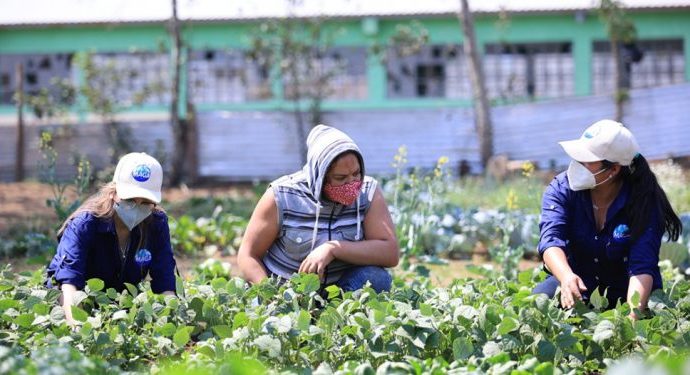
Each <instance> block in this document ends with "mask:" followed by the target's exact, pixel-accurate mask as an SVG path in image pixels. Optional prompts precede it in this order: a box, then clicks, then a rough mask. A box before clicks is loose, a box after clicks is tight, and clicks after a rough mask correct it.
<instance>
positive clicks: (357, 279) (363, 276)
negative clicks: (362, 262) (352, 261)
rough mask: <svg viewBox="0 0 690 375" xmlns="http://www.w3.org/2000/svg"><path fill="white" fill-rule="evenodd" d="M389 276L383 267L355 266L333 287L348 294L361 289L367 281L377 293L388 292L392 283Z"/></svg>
mask: <svg viewBox="0 0 690 375" xmlns="http://www.w3.org/2000/svg"><path fill="white" fill-rule="evenodd" d="M392 280H393V279H392V278H391V275H390V274H389V273H388V271H386V269H385V268H383V267H378V266H357V267H352V268H350V269H349V270H347V271H345V273H343V275H342V276H341V277H340V280H338V281H337V282H336V283H335V285H337V286H338V287H340V289H342V290H344V291H346V292H348V291H353V290H357V289H362V288H363V287H364V284H366V283H367V281H368V282H369V283H370V284H371V288H372V289H374V290H375V291H376V292H377V293H381V292H383V291H389V290H390V289H391V282H392Z"/></svg>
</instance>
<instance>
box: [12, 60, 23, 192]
mask: <svg viewBox="0 0 690 375" xmlns="http://www.w3.org/2000/svg"><path fill="white" fill-rule="evenodd" d="M16 78H17V89H16V95H17V146H16V148H15V150H16V157H15V159H14V162H15V164H14V180H15V181H16V182H21V181H24V66H23V65H22V64H21V63H19V64H17V71H16Z"/></svg>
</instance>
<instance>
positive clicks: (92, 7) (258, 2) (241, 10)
mask: <svg viewBox="0 0 690 375" xmlns="http://www.w3.org/2000/svg"><path fill="white" fill-rule="evenodd" d="M291 3H293V5H291ZM623 3H624V4H625V6H626V7H627V8H629V9H677V8H687V9H690V0H623ZM459 4H460V2H459V0H424V1H421V0H396V1H394V2H391V1H388V0H296V1H294V2H291V1H288V0H178V17H179V18H180V19H181V20H186V21H199V22H203V21H222V20H254V19H267V18H281V17H286V16H295V17H313V16H326V17H345V18H349V17H352V18H356V17H366V16H377V17H396V16H433V15H449V14H454V13H456V12H457V11H458V9H459V6H460V5H459ZM597 4H598V0H568V1H559V0H471V1H470V8H471V9H472V10H473V11H474V12H475V13H497V12H500V11H502V10H505V11H507V12H537V13H538V12H563V11H574V10H580V9H591V8H594V7H596V5H597ZM171 15H172V5H171V0H0V25H2V26H21V25H60V24H103V23H106V24H113V23H152V22H161V21H165V20H167V19H169V18H170V16H171Z"/></svg>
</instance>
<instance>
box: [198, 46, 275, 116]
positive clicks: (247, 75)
mask: <svg viewBox="0 0 690 375" xmlns="http://www.w3.org/2000/svg"><path fill="white" fill-rule="evenodd" d="M269 76H270V72H269V69H268V68H267V67H265V66H264V67H262V66H260V65H259V64H257V63H256V62H253V61H252V60H251V59H250V58H249V57H248V56H247V55H246V53H245V52H243V51H223V50H206V51H193V52H191V53H190V57H189V86H190V89H191V99H192V101H193V102H195V103H242V102H246V101H252V100H265V99H270V98H272V97H273V94H272V92H271V83H270V80H269V78H270V77H269Z"/></svg>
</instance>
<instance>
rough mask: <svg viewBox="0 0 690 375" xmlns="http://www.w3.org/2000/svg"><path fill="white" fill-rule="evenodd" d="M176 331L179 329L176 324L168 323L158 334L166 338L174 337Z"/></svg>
mask: <svg viewBox="0 0 690 375" xmlns="http://www.w3.org/2000/svg"><path fill="white" fill-rule="evenodd" d="M176 330H177V327H176V326H175V325H174V324H172V323H170V322H168V323H165V324H163V326H162V327H160V328H159V329H158V333H160V334H161V335H163V336H165V337H172V335H174V334H175V331H176Z"/></svg>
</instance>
